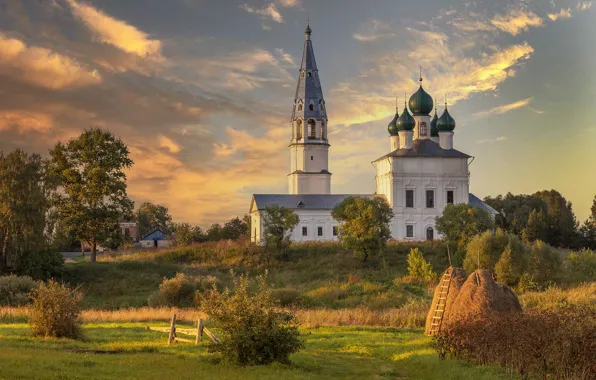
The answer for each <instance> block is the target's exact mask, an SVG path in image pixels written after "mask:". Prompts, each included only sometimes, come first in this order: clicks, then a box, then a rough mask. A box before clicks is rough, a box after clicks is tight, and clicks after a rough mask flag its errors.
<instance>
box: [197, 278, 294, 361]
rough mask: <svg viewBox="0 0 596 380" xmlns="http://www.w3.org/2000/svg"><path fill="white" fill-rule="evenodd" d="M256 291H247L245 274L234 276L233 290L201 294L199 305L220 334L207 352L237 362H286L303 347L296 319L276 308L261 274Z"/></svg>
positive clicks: (247, 284) (248, 283) (214, 288)
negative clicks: (217, 341)
mask: <svg viewBox="0 0 596 380" xmlns="http://www.w3.org/2000/svg"><path fill="white" fill-rule="evenodd" d="M256 280H257V284H258V290H257V291H256V292H255V293H250V292H249V287H250V281H249V278H248V276H247V275H243V276H241V277H239V278H234V292H233V293H231V292H230V291H229V289H226V290H225V291H224V292H220V291H219V290H217V288H216V287H215V286H214V287H213V289H211V290H210V291H208V292H206V293H204V294H203V295H201V297H200V298H201V307H202V309H203V311H204V312H205V313H207V315H209V318H210V320H213V321H215V322H216V323H217V325H218V327H219V329H220V330H221V331H222V333H223V336H222V339H221V342H220V343H216V344H212V345H210V346H209V352H214V353H218V354H219V355H221V357H222V358H223V359H225V360H227V361H229V362H231V363H234V364H237V365H262V364H269V363H272V362H281V363H288V362H289V361H290V360H289V356H290V354H292V353H294V352H296V351H298V350H299V349H301V348H302V347H303V344H302V342H301V341H300V339H299V336H300V334H299V332H298V327H297V320H296V318H295V316H294V315H293V314H291V313H289V312H287V311H279V310H277V309H276V305H275V300H274V299H273V297H272V295H271V290H270V288H269V285H268V283H267V279H266V277H265V275H263V276H258V277H257V278H256Z"/></svg>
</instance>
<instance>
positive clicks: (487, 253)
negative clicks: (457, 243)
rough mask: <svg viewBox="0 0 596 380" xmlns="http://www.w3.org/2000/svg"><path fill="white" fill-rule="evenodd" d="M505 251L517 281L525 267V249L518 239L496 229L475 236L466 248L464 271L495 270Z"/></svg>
mask: <svg viewBox="0 0 596 380" xmlns="http://www.w3.org/2000/svg"><path fill="white" fill-rule="evenodd" d="M505 249H508V250H509V252H510V255H511V264H512V268H513V269H512V270H513V276H514V277H513V278H514V279H515V280H518V279H519V277H521V275H522V273H523V272H524V271H525V269H526V267H527V257H526V256H527V253H526V248H525V246H524V245H523V243H522V242H521V241H520V239H519V238H518V237H517V236H515V235H513V234H509V233H506V232H505V231H503V230H502V229H500V228H498V229H497V230H496V231H494V232H493V231H486V232H484V233H482V234H480V235H477V236H475V237H474V238H472V239H471V240H470V242H469V243H468V245H467V246H466V257H465V259H464V265H463V266H464V269H465V270H466V271H467V272H468V273H471V272H473V271H474V270H476V269H477V268H482V269H488V270H491V271H493V270H495V265H496V264H497V262H498V261H499V259H500V258H501V256H502V254H503V252H504V251H505Z"/></svg>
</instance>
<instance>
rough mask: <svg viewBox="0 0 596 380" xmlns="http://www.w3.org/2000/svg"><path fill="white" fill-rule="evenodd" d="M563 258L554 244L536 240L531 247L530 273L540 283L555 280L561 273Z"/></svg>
mask: <svg viewBox="0 0 596 380" xmlns="http://www.w3.org/2000/svg"><path fill="white" fill-rule="evenodd" d="M561 265H562V260H561V256H560V255H559V252H558V251H557V250H556V249H555V248H553V247H552V246H550V245H548V244H547V243H544V242H542V241H540V240H536V241H535V242H534V243H533V244H532V246H531V247H530V262H529V265H528V273H529V274H530V276H531V277H532V279H533V280H534V281H536V282H537V283H538V284H540V285H547V284H548V283H550V282H555V281H556V280H557V279H558V277H559V275H560V274H561Z"/></svg>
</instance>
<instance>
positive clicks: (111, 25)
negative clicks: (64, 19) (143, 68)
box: [66, 0, 162, 60]
mask: <svg viewBox="0 0 596 380" xmlns="http://www.w3.org/2000/svg"><path fill="white" fill-rule="evenodd" d="M66 2H67V3H68V5H69V6H70V8H71V10H72V13H73V15H74V16H75V18H76V19H78V20H79V21H80V22H82V23H83V24H84V25H85V26H86V27H87V28H88V29H89V31H91V33H92V34H93V36H94V37H95V39H97V40H98V41H100V42H103V43H106V44H109V45H112V46H114V47H116V48H118V49H120V50H122V51H124V52H126V53H130V54H134V55H137V56H139V57H146V58H153V59H158V60H161V59H162V57H161V42H160V41H158V40H152V39H150V38H149V36H148V35H147V33H145V32H143V31H141V30H139V29H137V28H136V27H134V26H132V25H129V24H127V23H126V22H124V21H122V20H118V19H116V18H114V17H111V16H109V15H107V14H105V13H104V12H102V11H100V10H98V9H95V8H94V7H92V6H91V5H87V4H82V3H78V2H76V1H75V0H66Z"/></svg>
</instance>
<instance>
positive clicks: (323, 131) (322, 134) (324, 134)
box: [321, 120, 327, 140]
mask: <svg viewBox="0 0 596 380" xmlns="http://www.w3.org/2000/svg"><path fill="white" fill-rule="evenodd" d="M321 139H323V140H327V130H326V128H325V120H322V121H321Z"/></svg>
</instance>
